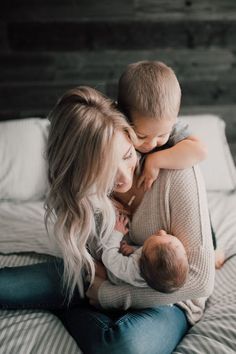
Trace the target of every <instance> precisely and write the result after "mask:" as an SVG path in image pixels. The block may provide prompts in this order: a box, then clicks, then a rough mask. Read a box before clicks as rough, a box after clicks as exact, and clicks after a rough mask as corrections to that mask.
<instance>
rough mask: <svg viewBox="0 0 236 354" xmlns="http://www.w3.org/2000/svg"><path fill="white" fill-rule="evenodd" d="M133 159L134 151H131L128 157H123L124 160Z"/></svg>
mask: <svg viewBox="0 0 236 354" xmlns="http://www.w3.org/2000/svg"><path fill="white" fill-rule="evenodd" d="M132 157H133V151H132V150H131V151H130V152H129V154H128V155H125V156H124V157H123V160H129V159H131V158H132Z"/></svg>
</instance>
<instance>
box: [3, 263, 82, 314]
mask: <svg viewBox="0 0 236 354" xmlns="http://www.w3.org/2000/svg"><path fill="white" fill-rule="evenodd" d="M62 274H63V262H62V260H59V259H55V260H54V261H50V262H46V263H38V264H34V265H27V266H22V267H5V268H1V269H0V308H4V309H23V308H24V309H31V308H42V309H55V308H63V307H67V300H66V296H65V293H64V291H63V287H62ZM73 300H74V302H75V303H78V302H80V301H79V295H78V293H76V294H75V297H74V299H73Z"/></svg>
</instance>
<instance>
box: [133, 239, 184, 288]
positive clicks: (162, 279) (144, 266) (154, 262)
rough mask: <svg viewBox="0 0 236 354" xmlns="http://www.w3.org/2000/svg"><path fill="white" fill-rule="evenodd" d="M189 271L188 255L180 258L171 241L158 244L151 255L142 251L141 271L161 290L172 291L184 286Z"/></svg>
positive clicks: (153, 286) (146, 279)
mask: <svg viewBox="0 0 236 354" xmlns="http://www.w3.org/2000/svg"><path fill="white" fill-rule="evenodd" d="M188 271H189V265H188V259H187V255H185V256H184V255H183V256H182V258H181V259H180V258H179V257H177V256H176V252H175V248H174V247H173V246H172V244H171V243H170V242H169V243H160V244H157V245H156V246H155V247H154V248H153V249H152V252H151V254H150V255H148V256H147V255H145V254H144V252H142V255H141V258H140V272H141V276H142V277H143V278H144V279H145V281H146V282H147V284H148V285H149V286H150V287H151V288H153V289H155V290H158V291H160V292H163V293H172V292H174V291H176V290H177V289H179V288H180V287H182V286H183V285H184V283H185V281H186V279H187V276H188Z"/></svg>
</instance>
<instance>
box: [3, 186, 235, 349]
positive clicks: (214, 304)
mask: <svg viewBox="0 0 236 354" xmlns="http://www.w3.org/2000/svg"><path fill="white" fill-rule="evenodd" d="M208 201H209V209H210V214H211V219H212V224H213V228H214V229H215V231H216V237H217V241H218V245H219V247H221V248H223V249H225V250H226V256H227V257H229V258H230V257H231V256H233V255H235V254H236V192H234V193H223V192H211V193H208ZM0 249H1V253H13V252H14V253H15V252H16V253H17V252H26V251H27V252H32V251H33V252H36V253H40V254H46V255H58V254H59V251H58V249H57V248H56V246H55V244H53V242H52V240H51V239H50V238H49V237H48V235H47V232H46V230H45V226H44V208H43V202H31V203H24V204H22V203H19V204H16V203H10V202H2V203H0ZM41 257H42V258H41ZM44 257H45V256H43V255H38V256H37V255H36V254H33V255H32V253H31V254H24V255H0V267H3V266H14V265H23V264H30V263H36V262H40V261H44V260H45V259H43V258H44ZM235 267H236V257H232V258H231V259H229V261H227V262H226V264H225V265H224V266H223V268H222V269H221V270H219V271H217V272H216V273H217V274H216V284H215V289H214V293H213V295H212V296H211V297H210V299H209V300H208V303H207V308H206V312H205V314H204V316H203V319H202V320H201V321H200V322H199V323H197V325H195V326H194V327H192V328H191V330H190V331H189V332H188V334H187V335H186V336H185V337H184V339H183V340H182V341H181V342H180V344H179V345H178V346H177V348H176V350H175V351H174V353H175V354H189V353H193V354H202V353H225V354H226V353H227V354H228V353H235V350H236V349H235V348H236V327H235V321H236V273H235ZM10 314H12V315H10V317H9V316H8V312H7V311H0V319H1V322H2V327H1V333H2V336H1V344H0V353H1V352H4V353H8V352H7V351H6V348H9V343H10V348H11V349H12V350H11V353H15V354H16V353H17V354H18V353H22V354H23V353H24V354H25V353H26V352H28V351H27V350H29V349H30V350H32V351H31V352H33V351H34V350H36V349H37V350H38V348H39V346H43V347H44V348H47V349H46V350H45V354H51V353H57V352H58V353H59V352H60V353H63V354H72V353H80V350H79V348H78V347H77V346H76V344H75V342H74V341H73V339H72V338H71V337H70V335H69V334H68V332H67V331H66V330H65V329H64V328H63V327H61V324H60V322H59V320H58V319H57V318H55V316H53V315H52V314H50V313H46V312H38V311H25V312H24V313H23V312H21V311H12V312H10ZM31 316H33V317H31ZM37 316H40V318H41V320H39V321H38V320H37ZM41 316H42V317H41ZM13 318H14V319H13ZM32 320H33V321H35V322H34V324H33V325H34V327H32V326H31V325H32V323H31V322H32ZM44 321H45V323H48V321H50V323H51V324H50V326H51V330H50V331H51V333H52V335H53V337H54V340H55V343H56V342H58V343H62V342H63V343H65V345H64V346H63V350H62V351H58V350H59V349H58V348H60V350H61V345H60V344H58V343H57V345H54V346H53V345H52V346H49V347H47V345H46V342H45V341H44V335H45V334H44V332H43V331H41V328H42V323H44ZM9 325H11V336H10V337H9V330H8V328H9ZM26 328H32V331H33V332H32V337H31V339H32V340H31V341H28V339H27V338H29V336H27V338H26V337H25V336H24V335H21V337H19V336H16V337H15V336H14V335H13V333H19V332H21V331H22V332H21V333H25V330H26ZM54 328H57V331H56V332H55V331H54ZM50 331H49V332H50ZM53 331H54V332H53ZM49 332H48V333H49ZM35 333H37V334H38V335H37V336H36V337H35ZM36 339H37V340H36ZM67 341H68V345H66V342H67ZM30 350H29V352H30ZM40 350H41V347H40ZM36 352H37V351H36ZM9 354H10V352H9Z"/></svg>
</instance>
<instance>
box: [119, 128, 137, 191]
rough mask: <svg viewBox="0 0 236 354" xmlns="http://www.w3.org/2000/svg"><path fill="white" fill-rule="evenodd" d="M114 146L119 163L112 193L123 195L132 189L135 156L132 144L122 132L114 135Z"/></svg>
mask: <svg viewBox="0 0 236 354" xmlns="http://www.w3.org/2000/svg"><path fill="white" fill-rule="evenodd" d="M115 146H116V149H117V153H118V155H117V156H118V159H119V161H118V171H117V175H116V180H115V186H114V191H115V192H118V193H125V192H127V191H128V190H129V189H130V188H131V187H132V184H133V176H134V170H135V167H136V163H137V154H136V151H135V149H134V146H133V144H132V143H131V141H130V140H129V139H128V137H127V136H126V135H125V134H124V133H123V132H117V133H116V135H115Z"/></svg>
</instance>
